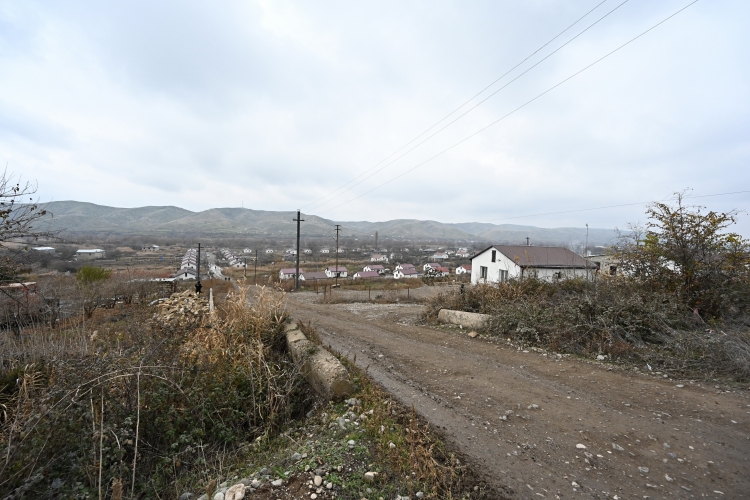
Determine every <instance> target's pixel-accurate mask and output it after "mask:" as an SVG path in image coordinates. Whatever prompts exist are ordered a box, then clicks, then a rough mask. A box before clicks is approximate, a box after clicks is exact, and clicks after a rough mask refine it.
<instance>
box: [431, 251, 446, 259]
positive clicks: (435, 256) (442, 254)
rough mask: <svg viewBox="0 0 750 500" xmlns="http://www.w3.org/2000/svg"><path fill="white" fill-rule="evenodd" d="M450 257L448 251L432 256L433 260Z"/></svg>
mask: <svg viewBox="0 0 750 500" xmlns="http://www.w3.org/2000/svg"><path fill="white" fill-rule="evenodd" d="M447 258H448V254H447V253H436V254H435V255H433V256H432V260H446V259H447Z"/></svg>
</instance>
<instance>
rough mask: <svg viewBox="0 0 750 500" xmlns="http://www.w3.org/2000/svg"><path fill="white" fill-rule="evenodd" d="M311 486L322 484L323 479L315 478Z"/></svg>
mask: <svg viewBox="0 0 750 500" xmlns="http://www.w3.org/2000/svg"><path fill="white" fill-rule="evenodd" d="M313 484H315V486H320V485H321V484H323V478H322V477H320V476H315V477H314V478H313Z"/></svg>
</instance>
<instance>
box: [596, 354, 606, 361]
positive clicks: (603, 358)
mask: <svg viewBox="0 0 750 500" xmlns="http://www.w3.org/2000/svg"><path fill="white" fill-rule="evenodd" d="M605 359H607V357H606V356H603V355H601V354H600V355H598V356H597V357H596V360H597V361H604V360H605Z"/></svg>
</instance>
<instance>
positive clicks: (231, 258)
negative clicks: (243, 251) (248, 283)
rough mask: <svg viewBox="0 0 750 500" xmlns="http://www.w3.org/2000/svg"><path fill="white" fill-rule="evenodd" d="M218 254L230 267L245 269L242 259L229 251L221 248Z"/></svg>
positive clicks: (245, 264) (245, 265)
mask: <svg viewBox="0 0 750 500" xmlns="http://www.w3.org/2000/svg"><path fill="white" fill-rule="evenodd" d="M219 253H220V254H221V256H222V257H223V258H224V260H226V261H227V262H229V265H230V266H231V267H237V268H243V267H247V263H246V262H245V260H244V257H243V258H242V259H240V258H239V257H238V256H237V255H235V254H234V253H233V252H232V251H231V250H229V249H227V248H222V249H221V250H219Z"/></svg>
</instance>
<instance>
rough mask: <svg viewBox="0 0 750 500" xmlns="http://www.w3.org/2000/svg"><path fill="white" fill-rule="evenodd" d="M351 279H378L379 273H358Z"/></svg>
mask: <svg viewBox="0 0 750 500" xmlns="http://www.w3.org/2000/svg"><path fill="white" fill-rule="evenodd" d="M352 278H354V279H355V280H356V279H362V278H380V273H378V272H377V271H359V272H356V273H354V276H352Z"/></svg>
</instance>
